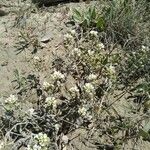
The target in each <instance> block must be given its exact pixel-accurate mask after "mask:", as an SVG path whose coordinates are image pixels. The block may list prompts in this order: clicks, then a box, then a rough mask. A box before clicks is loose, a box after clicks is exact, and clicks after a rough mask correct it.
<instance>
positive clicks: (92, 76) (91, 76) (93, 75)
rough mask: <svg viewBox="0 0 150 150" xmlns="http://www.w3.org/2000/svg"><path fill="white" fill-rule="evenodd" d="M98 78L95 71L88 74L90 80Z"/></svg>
mask: <svg viewBox="0 0 150 150" xmlns="http://www.w3.org/2000/svg"><path fill="white" fill-rule="evenodd" d="M96 79H97V75H95V74H93V73H92V74H90V75H89V76H88V80H90V81H93V80H96Z"/></svg>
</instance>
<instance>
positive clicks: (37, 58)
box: [33, 56, 41, 62]
mask: <svg viewBox="0 0 150 150" xmlns="http://www.w3.org/2000/svg"><path fill="white" fill-rule="evenodd" d="M33 60H34V62H40V61H41V59H40V57H39V56H34V57H33Z"/></svg>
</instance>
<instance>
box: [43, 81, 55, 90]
mask: <svg viewBox="0 0 150 150" xmlns="http://www.w3.org/2000/svg"><path fill="white" fill-rule="evenodd" d="M50 87H54V85H52V84H50V83H48V82H46V81H44V82H43V89H44V90H47V89H49V88H50Z"/></svg>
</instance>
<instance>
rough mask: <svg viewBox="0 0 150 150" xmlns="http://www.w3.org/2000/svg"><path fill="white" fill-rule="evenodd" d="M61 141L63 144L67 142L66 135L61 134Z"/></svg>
mask: <svg viewBox="0 0 150 150" xmlns="http://www.w3.org/2000/svg"><path fill="white" fill-rule="evenodd" d="M62 141H63V142H64V143H65V144H67V143H68V142H69V138H68V136H66V135H63V136H62Z"/></svg>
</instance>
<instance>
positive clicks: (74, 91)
mask: <svg viewBox="0 0 150 150" xmlns="http://www.w3.org/2000/svg"><path fill="white" fill-rule="evenodd" d="M69 91H70V93H71V95H72V96H74V97H75V96H77V95H78V94H79V89H78V87H77V86H74V87H72V88H70V89H69Z"/></svg>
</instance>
